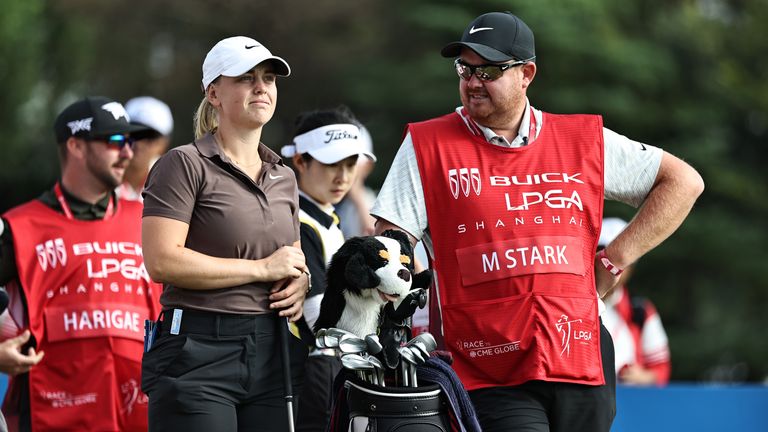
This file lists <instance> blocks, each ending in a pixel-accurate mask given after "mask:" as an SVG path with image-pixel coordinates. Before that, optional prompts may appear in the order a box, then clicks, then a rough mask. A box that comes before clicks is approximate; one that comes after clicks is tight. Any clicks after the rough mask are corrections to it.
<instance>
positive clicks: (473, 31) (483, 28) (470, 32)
mask: <svg viewBox="0 0 768 432" xmlns="http://www.w3.org/2000/svg"><path fill="white" fill-rule="evenodd" d="M483 30H493V27H478V28H475V26H472V28H471V29H469V34H475V33H477V32H480V31H483Z"/></svg>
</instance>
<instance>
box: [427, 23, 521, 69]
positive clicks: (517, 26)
mask: <svg viewBox="0 0 768 432" xmlns="http://www.w3.org/2000/svg"><path fill="white" fill-rule="evenodd" d="M478 29H483V31H478ZM486 29H487V30H486ZM462 48H469V49H471V50H472V51H474V52H476V53H477V55H479V56H480V57H482V58H484V59H486V60H488V61H489V62H493V63H502V62H508V61H511V60H529V59H530V60H531V61H534V60H535V57H536V47H535V43H534V38H533V32H532V31H531V29H530V28H529V27H528V25H526V24H525V23H524V22H523V20H521V19H520V18H518V17H517V16H515V15H513V14H512V13H510V12H490V13H486V14H483V15H480V16H479V17H477V18H475V19H474V21H472V22H471V23H469V25H468V26H467V28H466V30H464V34H463V35H462V37H461V40H460V41H456V42H451V43H449V44H448V45H446V46H445V47H444V48H443V49H442V51H440V54H442V56H443V57H459V55H461V49H462Z"/></svg>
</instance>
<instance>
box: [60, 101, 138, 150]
mask: <svg viewBox="0 0 768 432" xmlns="http://www.w3.org/2000/svg"><path fill="white" fill-rule="evenodd" d="M130 121H131V120H130V118H129V117H128V113H126V112H125V108H124V107H123V105H122V104H121V103H120V102H116V101H114V100H112V99H109V98H106V97H103V96H93V97H87V98H85V99H82V100H79V101H77V102H75V103H73V104H72V105H70V106H68V107H66V108H64V111H62V112H61V113H60V114H59V115H58V117H56V121H55V122H54V123H53V131H54V132H55V133H56V142H59V143H63V142H65V141H66V140H67V139H68V138H69V137H71V136H75V137H80V138H86V139H96V138H107V137H109V136H110V135H115V134H129V133H131V132H139V131H145V130H148V129H149V128H148V127H147V126H142V125H133V124H131V123H130Z"/></svg>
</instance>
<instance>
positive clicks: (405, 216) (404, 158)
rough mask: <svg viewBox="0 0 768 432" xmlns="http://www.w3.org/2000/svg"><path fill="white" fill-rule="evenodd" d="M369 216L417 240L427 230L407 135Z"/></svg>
mask: <svg viewBox="0 0 768 432" xmlns="http://www.w3.org/2000/svg"><path fill="white" fill-rule="evenodd" d="M371 214H372V215H373V216H375V217H377V218H381V219H385V220H387V221H389V222H391V223H393V224H395V225H397V226H399V227H400V228H402V229H404V230H405V231H407V232H408V233H409V234H411V235H412V236H413V237H415V238H416V239H417V240H420V239H421V238H422V236H423V234H424V231H425V230H426V229H427V209H426V206H425V205H424V188H423V187H422V185H421V176H420V175H419V166H418V163H417V162H416V151H415V150H414V148H413V140H412V139H411V134H410V132H409V133H408V134H406V136H405V138H404V139H403V143H402V144H401V145H400V150H398V151H397V154H396V155H395V159H394V160H393V161H392V166H391V167H390V168H389V173H387V178H386V179H385V180H384V184H383V185H382V186H381V190H380V191H379V195H378V197H377V198H376V203H374V205H373V208H372V209H371Z"/></svg>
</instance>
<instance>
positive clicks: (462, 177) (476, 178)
mask: <svg viewBox="0 0 768 432" xmlns="http://www.w3.org/2000/svg"><path fill="white" fill-rule="evenodd" d="M448 185H449V186H450V187H451V194H452V195H453V198H454V199H458V198H459V193H461V194H462V195H464V196H465V197H469V193H470V191H471V192H474V193H475V195H477V196H480V191H481V190H482V188H483V181H482V180H481V179H480V169H478V168H453V169H449V170H448Z"/></svg>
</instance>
